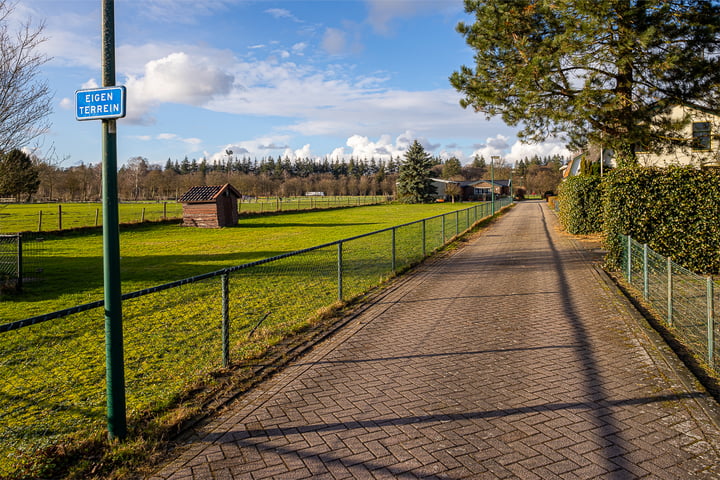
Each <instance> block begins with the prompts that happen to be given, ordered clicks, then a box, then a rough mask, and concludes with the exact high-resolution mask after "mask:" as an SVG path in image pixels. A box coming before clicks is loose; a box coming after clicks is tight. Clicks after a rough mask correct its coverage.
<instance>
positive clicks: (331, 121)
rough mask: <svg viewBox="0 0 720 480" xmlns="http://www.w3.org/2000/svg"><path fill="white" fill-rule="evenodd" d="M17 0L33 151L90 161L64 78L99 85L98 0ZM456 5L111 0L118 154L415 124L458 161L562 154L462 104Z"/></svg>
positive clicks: (408, 130)
mask: <svg viewBox="0 0 720 480" xmlns="http://www.w3.org/2000/svg"><path fill="white" fill-rule="evenodd" d="M13 15H14V19H17V20H28V19H29V20H30V21H31V22H32V23H33V24H35V25H38V24H40V23H41V22H44V34H45V36H46V37H47V40H46V41H45V42H44V43H43V44H42V47H41V48H42V52H43V53H44V54H46V55H47V56H48V57H49V58H50V60H49V61H48V62H47V63H46V64H45V65H43V68H42V71H41V75H43V76H44V77H45V79H46V80H47V81H48V83H49V86H50V89H51V91H52V92H53V95H54V97H53V113H52V115H51V117H50V123H51V128H50V130H49V131H48V132H47V133H46V134H45V135H43V136H42V137H41V138H40V139H38V140H37V145H36V146H35V147H36V151H37V153H38V154H39V156H40V157H51V158H52V159H53V160H54V161H56V162H58V163H60V164H61V166H63V167H69V166H72V165H78V164H80V163H85V164H90V163H92V164H96V163H99V162H100V161H101V155H102V153H101V125H100V123H101V122H100V121H99V120H93V121H78V120H76V118H75V92H76V91H77V90H81V89H88V88H96V87H99V86H102V79H101V67H100V63H101V60H100V48H101V21H100V18H101V17H100V15H101V2H100V0H21V1H20V2H19V3H18V4H17V5H16V7H15V11H14V13H13ZM460 21H465V22H471V21H472V18H471V17H470V16H469V15H468V14H466V13H465V12H464V8H463V2H462V0H291V1H266V0H202V1H198V0H115V46H116V53H115V56H116V67H115V69H116V84H117V85H124V86H125V87H126V89H127V115H126V117H125V118H122V119H120V120H118V123H117V139H118V140H117V145H118V146H117V149H118V152H117V156H118V157H117V158H118V163H120V164H122V163H124V162H126V161H128V160H129V159H131V158H134V157H144V158H146V159H147V160H148V161H149V162H150V163H153V164H159V165H164V164H165V163H166V161H167V160H168V159H171V160H172V161H175V160H178V161H181V160H182V159H183V158H185V157H188V158H189V159H191V160H192V159H197V160H198V161H199V160H200V159H202V158H205V159H207V160H208V161H209V162H212V161H213V160H218V159H223V158H227V153H226V152H228V151H232V152H233V154H234V155H236V156H248V157H251V158H257V159H260V158H262V157H267V156H269V155H272V156H273V157H274V158H277V157H278V156H279V155H282V156H283V157H285V156H288V157H290V158H291V159H292V158H297V157H301V158H305V157H310V158H325V157H331V158H336V157H344V158H346V159H347V158H349V157H350V156H354V157H355V158H366V159H370V158H373V157H374V158H375V159H387V158H389V156H390V155H392V157H393V158H395V157H397V156H400V157H402V156H403V155H404V152H405V150H406V148H407V147H408V146H409V145H410V144H411V143H412V142H413V141H414V140H418V141H419V142H420V143H421V144H422V145H423V147H424V148H425V150H426V151H428V152H429V153H431V154H432V155H434V156H439V157H442V158H449V157H450V156H455V157H457V158H458V159H460V161H461V162H462V163H463V164H465V163H469V162H470V161H472V159H473V157H474V156H475V155H482V156H484V157H485V159H489V158H490V157H491V156H494V155H499V156H501V157H503V158H504V159H505V160H507V161H508V162H510V163H513V162H515V161H517V160H519V159H521V158H523V157H526V156H527V157H530V156H532V155H536V154H537V155H541V156H544V155H554V154H560V155H569V152H568V151H567V150H566V149H565V146H564V142H562V141H561V140H555V141H549V142H545V143H543V144H533V145H528V144H523V143H521V142H519V140H518V138H517V136H516V131H517V130H516V129H515V128H511V127H508V126H507V125H505V124H504V123H503V122H502V120H500V119H499V118H493V119H486V118H485V116H484V114H481V113H475V112H473V111H472V109H467V110H466V109H463V108H462V107H461V106H460V105H459V100H460V98H461V95H460V94H459V93H458V92H457V91H456V90H455V89H454V88H453V87H452V86H451V85H450V82H449V80H448V78H449V76H450V75H451V74H452V73H453V72H454V71H455V70H458V69H459V68H460V67H461V66H462V65H468V66H472V62H473V51H472V49H471V48H470V47H468V46H467V45H466V44H465V40H464V38H463V37H462V36H461V35H460V34H459V33H457V32H456V31H455V27H456V25H457V24H458V22H460Z"/></svg>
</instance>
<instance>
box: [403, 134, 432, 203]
mask: <svg viewBox="0 0 720 480" xmlns="http://www.w3.org/2000/svg"><path fill="white" fill-rule="evenodd" d="M432 165H433V163H432V158H431V157H430V155H429V154H428V153H427V152H425V149H424V148H423V147H422V145H420V143H419V142H418V141H417V140H415V141H414V142H413V144H412V145H410V148H408V150H407V152H405V161H404V162H402V164H401V165H400V175H399V176H398V196H399V197H400V200H401V201H403V202H405V203H423V202H429V201H430V200H431V199H432V195H433V194H435V187H434V186H433V184H432V182H431V180H430V167H432Z"/></svg>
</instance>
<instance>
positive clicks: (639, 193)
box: [603, 167, 720, 274]
mask: <svg viewBox="0 0 720 480" xmlns="http://www.w3.org/2000/svg"><path fill="white" fill-rule="evenodd" d="M603 207H604V219H605V221H604V231H605V233H606V243H607V248H608V256H607V264H608V266H610V267H612V268H620V267H621V265H620V255H621V248H622V246H621V245H620V240H619V238H618V234H624V235H630V236H631V237H633V238H634V239H635V240H637V241H638V242H641V243H647V244H648V245H649V246H650V248H652V249H653V250H655V251H656V252H658V253H660V254H662V255H664V256H666V257H670V258H671V259H672V260H673V261H675V262H676V263H679V264H680V265H683V266H684V267H686V268H688V269H690V270H693V271H695V272H697V273H709V274H717V273H718V272H720V172H718V171H717V170H698V169H696V168H693V167H667V168H650V167H628V168H618V169H615V170H613V171H611V172H610V173H608V175H606V176H605V177H604V178H603Z"/></svg>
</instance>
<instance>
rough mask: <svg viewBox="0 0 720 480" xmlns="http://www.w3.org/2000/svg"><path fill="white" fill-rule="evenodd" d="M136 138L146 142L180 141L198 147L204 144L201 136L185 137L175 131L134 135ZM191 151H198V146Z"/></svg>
mask: <svg viewBox="0 0 720 480" xmlns="http://www.w3.org/2000/svg"><path fill="white" fill-rule="evenodd" d="M132 138H134V139H136V140H141V141H144V142H150V141H153V140H161V141H164V142H180V143H184V144H186V145H188V146H190V147H198V146H199V145H200V144H202V140H200V139H199V138H193V137H191V138H183V137H181V136H180V135H177V134H175V133H159V134H157V135H154V136H153V135H136V136H134V137H132ZM191 151H197V148H195V149H194V150H191Z"/></svg>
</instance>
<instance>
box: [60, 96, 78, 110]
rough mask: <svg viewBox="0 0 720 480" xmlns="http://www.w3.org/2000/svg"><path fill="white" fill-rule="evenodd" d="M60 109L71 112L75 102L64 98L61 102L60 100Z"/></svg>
mask: <svg viewBox="0 0 720 480" xmlns="http://www.w3.org/2000/svg"><path fill="white" fill-rule="evenodd" d="M60 108H62V109H64V110H72V109H73V108H75V102H73V101H72V100H71V99H69V98H67V97H65V98H63V99H62V100H60Z"/></svg>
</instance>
